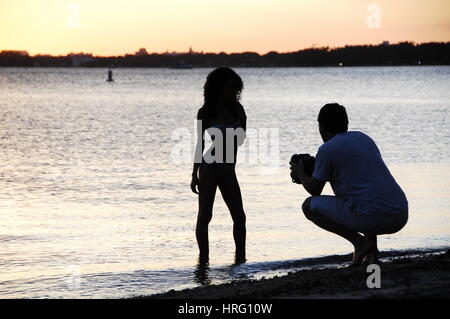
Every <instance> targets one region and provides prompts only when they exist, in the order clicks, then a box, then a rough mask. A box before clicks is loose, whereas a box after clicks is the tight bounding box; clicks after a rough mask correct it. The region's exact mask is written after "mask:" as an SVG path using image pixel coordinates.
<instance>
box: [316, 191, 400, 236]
mask: <svg viewBox="0 0 450 319" xmlns="http://www.w3.org/2000/svg"><path fill="white" fill-rule="evenodd" d="M310 208H311V211H312V213H313V214H314V213H318V214H321V215H323V216H326V217H328V218H329V219H331V220H332V221H334V222H335V223H338V224H340V225H342V226H345V227H347V228H349V229H351V230H354V231H356V232H359V233H365V234H377V235H381V234H392V233H395V232H398V231H399V230H400V229H402V228H403V227H404V226H405V224H406V222H407V221H408V211H404V212H395V213H392V212H383V211H380V212H375V213H371V214H366V213H361V212H358V209H357V204H356V203H355V201H353V200H351V199H344V198H341V197H336V196H328V195H321V196H313V197H312V198H311V203H310Z"/></svg>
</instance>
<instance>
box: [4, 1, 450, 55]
mask: <svg viewBox="0 0 450 319" xmlns="http://www.w3.org/2000/svg"><path fill="white" fill-rule="evenodd" d="M448 12H450V1H448V0H428V1H423V0H397V1H392V0H378V1H376V0H375V1H364V0H339V1H337V0H278V1H274V0H240V1H239V0H227V1H211V0H191V1H186V0H114V1H111V0H108V1H107V0H90V1H88V0H1V1H0V51H1V50H26V51H28V52H29V54H30V55H36V54H51V55H65V54H68V53H70V52H86V53H92V54H94V55H100V56H114V55H124V54H134V53H135V52H136V51H138V50H139V49H140V48H145V49H146V50H147V51H148V52H149V53H152V52H157V53H162V52H165V51H169V52H172V51H177V52H186V51H188V50H189V48H190V47H192V49H193V50H194V51H197V52H199V51H204V52H226V53H231V52H244V51H253V52H257V53H259V54H265V53H267V52H269V51H278V52H289V51H297V50H301V49H304V48H309V47H313V46H317V47H323V46H329V47H339V46H344V45H358V44H380V43H382V42H383V41H389V42H390V43H397V42H400V41H414V42H418V43H422V42H432V41H439V42H441V41H443V42H447V41H450V16H449V14H448Z"/></svg>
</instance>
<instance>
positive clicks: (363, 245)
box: [350, 237, 376, 267]
mask: <svg viewBox="0 0 450 319" xmlns="http://www.w3.org/2000/svg"><path fill="white" fill-rule="evenodd" d="M374 244H375V245H374ZM374 249H376V242H375V243H374V241H373V240H372V239H371V238H368V237H364V239H361V241H360V242H359V243H357V244H356V245H355V252H354V253H353V259H352V263H351V264H350V267H355V266H358V265H360V264H361V262H362V260H363V258H364V257H365V256H366V255H367V254H369V253H370V252H371V251H372V250H374Z"/></svg>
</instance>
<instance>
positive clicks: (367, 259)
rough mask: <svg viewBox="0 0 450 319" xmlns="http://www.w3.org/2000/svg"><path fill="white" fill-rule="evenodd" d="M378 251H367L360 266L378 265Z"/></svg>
mask: <svg viewBox="0 0 450 319" xmlns="http://www.w3.org/2000/svg"><path fill="white" fill-rule="evenodd" d="M379 253H380V252H379V251H378V249H377V248H375V249H372V250H371V251H369V253H368V254H367V255H365V256H364V258H363V260H362V262H361V264H362V265H371V264H377V265H378V264H380V260H379V259H378V255H379Z"/></svg>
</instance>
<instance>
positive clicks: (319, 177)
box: [290, 104, 408, 265]
mask: <svg viewBox="0 0 450 319" xmlns="http://www.w3.org/2000/svg"><path fill="white" fill-rule="evenodd" d="M318 122H319V131H320V135H321V136H322V139H323V141H324V144H323V145H322V146H321V147H320V148H319V150H318V152H317V155H316V162H315V166H314V171H313V174H312V176H308V175H307V174H306V173H305V170H304V167H303V164H302V162H301V161H299V162H298V163H294V162H291V163H290V164H291V170H292V172H291V176H293V177H295V178H296V179H298V180H300V181H301V183H302V185H303V187H304V188H305V189H306V191H308V193H310V194H311V195H312V197H308V198H307V199H306V200H305V201H304V203H303V206H302V209H303V212H304V214H305V216H306V218H308V219H309V220H311V221H312V222H314V223H315V224H316V225H317V226H319V227H321V228H323V229H325V230H328V231H330V232H333V233H335V234H337V235H339V236H341V237H343V238H345V239H347V240H348V241H350V242H351V243H352V244H353V246H354V248H355V252H354V254H353V261H352V265H359V264H361V262H362V261H363V259H365V260H364V262H367V263H376V262H378V259H377V254H378V248H377V237H376V236H377V235H380V234H391V233H395V232H397V231H399V230H400V229H402V228H403V226H404V225H405V224H406V222H407V220H408V201H407V199H406V196H405V194H404V193H403V191H402V189H401V188H400V186H399V185H398V184H397V182H396V181H395V179H394V178H393V177H392V175H391V173H390V172H389V170H388V168H387V167H386V165H385V163H384V162H383V159H382V158H381V154H380V151H379V150H378V148H377V146H376V144H375V142H374V141H373V140H372V139H371V138H370V137H369V136H367V135H366V134H364V133H362V132H358V131H350V132H348V131H347V129H348V118H347V113H346V111H345V108H344V107H343V106H342V105H339V104H327V105H325V106H324V107H322V109H321V110H320V112H319V116H318ZM326 182H330V184H331V187H332V189H333V192H334V194H335V195H336V196H326V195H321V193H322V190H323V187H324V186H325V183H326ZM360 233H362V234H363V235H361V234H360Z"/></svg>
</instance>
